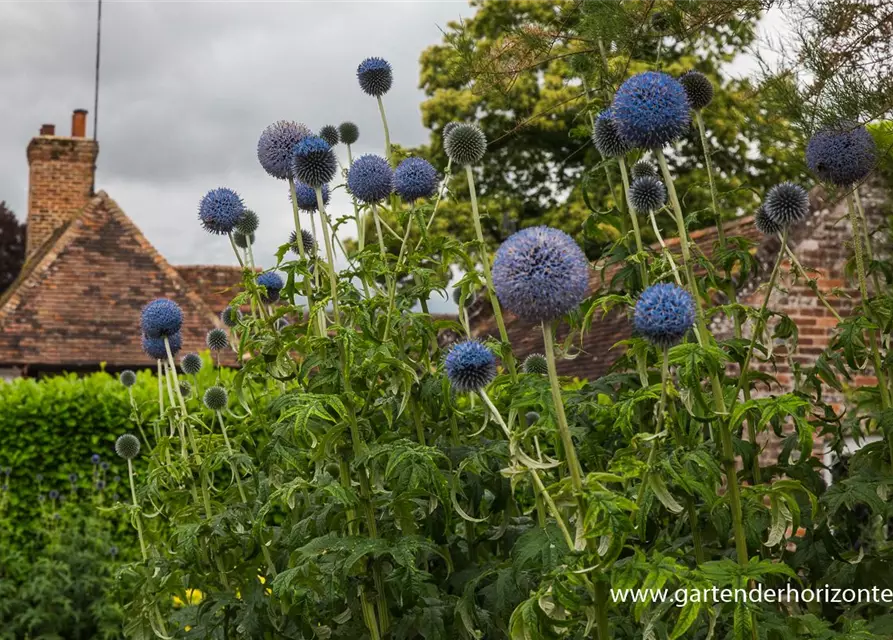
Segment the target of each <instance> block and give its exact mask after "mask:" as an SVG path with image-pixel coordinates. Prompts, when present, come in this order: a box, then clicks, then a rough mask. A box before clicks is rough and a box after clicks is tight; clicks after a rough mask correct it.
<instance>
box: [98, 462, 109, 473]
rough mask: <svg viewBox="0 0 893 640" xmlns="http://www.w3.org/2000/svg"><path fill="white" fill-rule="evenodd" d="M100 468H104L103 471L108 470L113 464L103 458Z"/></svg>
mask: <svg viewBox="0 0 893 640" xmlns="http://www.w3.org/2000/svg"><path fill="white" fill-rule="evenodd" d="M99 468H100V469H102V470H103V471H108V470H109V469H110V468H111V465H109V463H108V462H106V461H105V460H103V461H102V462H100V463H99Z"/></svg>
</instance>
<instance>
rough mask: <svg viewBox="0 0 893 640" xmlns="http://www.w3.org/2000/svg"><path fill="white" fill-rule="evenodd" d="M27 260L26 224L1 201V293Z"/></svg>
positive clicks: (13, 279)
mask: <svg viewBox="0 0 893 640" xmlns="http://www.w3.org/2000/svg"><path fill="white" fill-rule="evenodd" d="M24 262H25V225H24V224H22V223H20V222H19V221H18V219H17V218H16V217H15V214H14V213H13V212H12V211H10V210H9V208H8V207H7V206H6V203H5V202H0V294H2V293H3V292H4V291H6V289H7V287H9V285H11V284H12V283H13V281H15V279H16V276H18V275H19V271H20V270H21V268H22V264H24Z"/></svg>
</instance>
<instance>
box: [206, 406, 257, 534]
mask: <svg viewBox="0 0 893 640" xmlns="http://www.w3.org/2000/svg"><path fill="white" fill-rule="evenodd" d="M216 413H217V419H218V420H219V421H220V432H221V433H222V434H223V442H224V444H226V452H227V453H228V454H229V466H230V468H231V469H232V470H233V477H234V478H235V479H236V485H237V486H238V487H239V497H241V498H242V502H244V503H245V504H248V498H247V497H245V489H243V488H242V480H241V478H240V477H239V469H238V467H236V463H235V462H233V457H234V456H235V455H236V454H235V452H234V451H233V448H232V445H231V444H230V442H229V437H228V436H227V435H226V425H225V424H224V422H223V414H222V413H220V411H217V412H216ZM261 546H263V545H261Z"/></svg>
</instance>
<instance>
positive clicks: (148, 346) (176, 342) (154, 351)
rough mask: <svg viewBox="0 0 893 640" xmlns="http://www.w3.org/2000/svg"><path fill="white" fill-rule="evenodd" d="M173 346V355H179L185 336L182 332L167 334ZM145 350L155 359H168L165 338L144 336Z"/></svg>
mask: <svg viewBox="0 0 893 640" xmlns="http://www.w3.org/2000/svg"><path fill="white" fill-rule="evenodd" d="M167 341H168V343H169V344H170V347H171V355H174V356H175V355H177V353H178V352H179V351H180V349H181V348H182V347H183V336H182V335H181V334H180V333H175V334H173V335H169V336H167ZM143 352H144V353H145V354H146V355H147V356H149V357H150V358H152V359H153V360H165V361H166V360H167V349H166V348H165V346H164V338H150V337H149V336H146V335H144V336H143Z"/></svg>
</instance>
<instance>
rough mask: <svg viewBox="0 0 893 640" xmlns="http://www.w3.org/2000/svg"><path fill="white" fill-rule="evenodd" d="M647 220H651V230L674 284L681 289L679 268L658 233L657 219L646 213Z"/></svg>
mask: <svg viewBox="0 0 893 640" xmlns="http://www.w3.org/2000/svg"><path fill="white" fill-rule="evenodd" d="M648 218H649V219H650V220H651V228H652V229H654V235H655V236H657V241H658V242H659V243H660V248H661V252H662V253H663V254H664V257H665V258H666V259H667V263H668V264H669V265H670V270H671V271H672V272H673V279H674V280H675V281H676V284H677V285H679V286H680V287H681V286H682V278H681V277H680V276H679V267H677V266H676V261H675V260H674V259H673V254H672V253H670V250H669V249H668V248H667V243H666V242H664V237H663V234H661V232H660V227H658V226H657V219H656V218H655V217H654V212H653V211H649V212H648Z"/></svg>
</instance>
